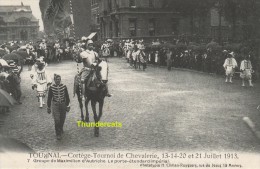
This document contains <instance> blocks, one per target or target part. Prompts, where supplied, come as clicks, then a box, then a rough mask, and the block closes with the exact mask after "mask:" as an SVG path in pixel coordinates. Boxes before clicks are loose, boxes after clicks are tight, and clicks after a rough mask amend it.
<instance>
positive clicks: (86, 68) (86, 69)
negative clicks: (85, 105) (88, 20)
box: [78, 39, 111, 100]
mask: <svg viewBox="0 0 260 169" xmlns="http://www.w3.org/2000/svg"><path fill="white" fill-rule="evenodd" d="M86 45H87V47H86V48H87V49H86V50H85V51H83V52H81V53H80V55H79V58H78V62H83V68H82V70H81V72H80V76H81V78H80V81H81V86H82V93H81V96H82V97H83V98H82V100H85V89H86V86H85V82H87V81H88V78H89V75H90V73H91V69H92V66H93V65H96V64H97V60H98V54H97V53H96V52H95V51H93V49H94V46H93V41H92V40H90V39H89V40H87V42H86ZM107 96H108V97H111V94H109V93H108V92H107Z"/></svg>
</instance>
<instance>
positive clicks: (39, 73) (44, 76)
mask: <svg viewBox="0 0 260 169" xmlns="http://www.w3.org/2000/svg"><path fill="white" fill-rule="evenodd" d="M37 64H38V65H37V69H36V71H35V73H34V75H33V76H32V89H33V90H34V89H35V88H36V91H37V97H38V101H39V102H40V108H42V107H43V104H45V102H44V98H45V95H46V92H47V89H48V86H49V85H51V83H52V81H51V78H50V76H49V74H48V72H46V70H45V62H44V61H42V60H41V61H39V62H37Z"/></svg>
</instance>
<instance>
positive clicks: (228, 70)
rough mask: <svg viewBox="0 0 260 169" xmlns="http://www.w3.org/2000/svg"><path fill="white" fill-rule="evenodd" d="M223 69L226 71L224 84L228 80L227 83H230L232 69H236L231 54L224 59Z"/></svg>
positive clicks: (235, 62) (235, 63)
mask: <svg viewBox="0 0 260 169" xmlns="http://www.w3.org/2000/svg"><path fill="white" fill-rule="evenodd" d="M223 67H224V69H225V71H226V81H225V82H226V83H227V82H228V80H229V82H230V83H232V77H233V74H234V69H235V68H236V67H237V61H236V60H235V58H234V53H233V52H231V53H229V54H228V58H226V60H225V62H224V65H223Z"/></svg>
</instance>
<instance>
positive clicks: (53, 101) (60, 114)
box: [47, 74, 70, 140]
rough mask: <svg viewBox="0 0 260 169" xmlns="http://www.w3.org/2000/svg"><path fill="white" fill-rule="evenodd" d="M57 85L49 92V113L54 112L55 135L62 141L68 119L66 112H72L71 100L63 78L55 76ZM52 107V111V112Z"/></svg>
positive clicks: (52, 86)
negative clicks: (62, 80) (62, 81)
mask: <svg viewBox="0 0 260 169" xmlns="http://www.w3.org/2000/svg"><path fill="white" fill-rule="evenodd" d="M54 82H55V84H53V85H51V86H50V88H49V92H48V100H47V106H48V108H47V112H48V113H49V114H50V113H51V112H52V115H53V118H54V123H55V133H56V136H57V139H58V140H60V139H61V136H62V134H63V126H64V122H65V119H66V112H69V111H70V98H69V93H68V89H67V87H66V85H64V84H62V83H61V76H60V75H57V74H54ZM51 107H52V110H51Z"/></svg>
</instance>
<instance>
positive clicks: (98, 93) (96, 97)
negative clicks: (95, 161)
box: [74, 61, 107, 137]
mask: <svg viewBox="0 0 260 169" xmlns="http://www.w3.org/2000/svg"><path fill="white" fill-rule="evenodd" d="M102 62H105V61H102ZM105 63H106V62H105ZM102 71H107V70H105V69H102V67H101V66H99V64H98V65H97V66H95V67H94V68H92V70H91V73H90V75H89V78H88V80H87V81H86V82H85V86H86V91H85V93H84V97H86V100H85V109H86V116H85V119H84V114H83V103H82V101H83V99H82V97H81V90H80V89H81V84H80V83H81V82H80V74H77V75H76V76H75V78H74V94H75V93H76V94H77V98H78V102H79V106H80V111H81V120H82V121H85V122H89V111H88V103H89V101H91V107H92V111H93V114H94V121H95V123H97V122H99V121H100V119H101V116H102V113H103V105H104V99H105V96H106V91H105V84H103V83H102V80H101V79H102V77H101V72H102ZM97 103H99V113H98V114H97V111H96V104H97ZM94 129H95V130H94V135H95V137H98V136H99V127H95V128H94Z"/></svg>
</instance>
